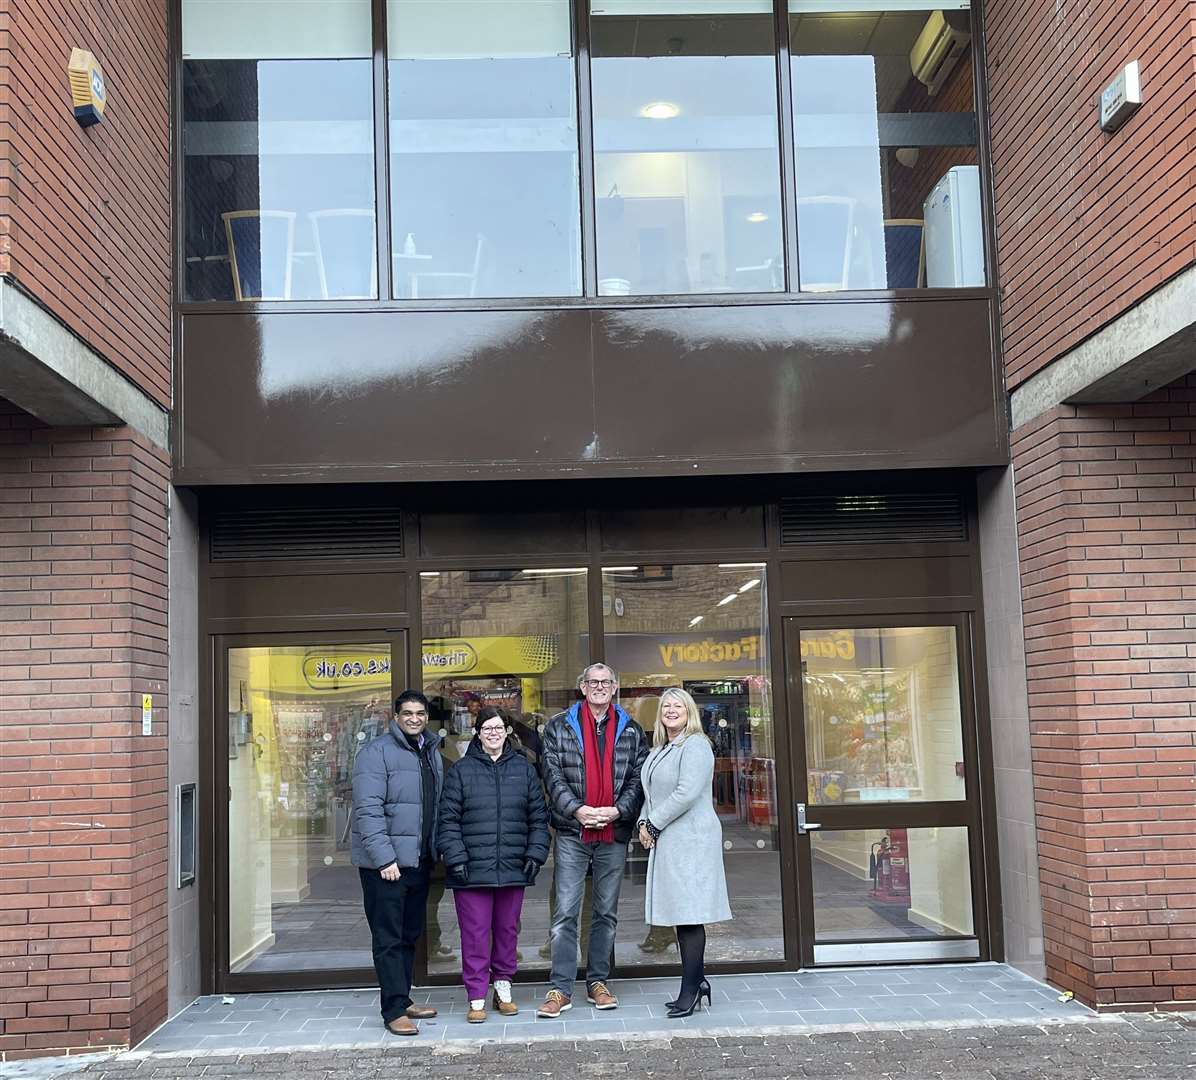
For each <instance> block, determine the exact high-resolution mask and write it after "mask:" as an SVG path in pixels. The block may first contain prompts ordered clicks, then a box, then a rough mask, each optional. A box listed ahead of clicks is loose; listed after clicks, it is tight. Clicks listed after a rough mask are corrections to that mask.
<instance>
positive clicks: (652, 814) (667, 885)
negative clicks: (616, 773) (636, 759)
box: [640, 735, 731, 926]
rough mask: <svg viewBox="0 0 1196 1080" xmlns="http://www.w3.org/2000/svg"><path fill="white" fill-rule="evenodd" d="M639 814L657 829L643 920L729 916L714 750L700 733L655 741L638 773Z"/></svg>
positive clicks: (670, 922) (685, 921) (657, 922)
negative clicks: (716, 804)
mask: <svg viewBox="0 0 1196 1080" xmlns="http://www.w3.org/2000/svg"><path fill="white" fill-rule="evenodd" d="M640 775H641V777H642V779H643V784H644V809H643V811H642V813H641V814H640V817H641V819H643V820H646V821H650V822H651V823H652V824H653V825H655V826H656V828H658V829H659V830H660V836H659V837H658V838H657V840H656V844H655V845H654V846H653V847H652V848H651V850H650V851H649V852H648V883H647V888H646V890H645V894H644V920H645V921H646V922H647V923H648V925H649V926H687V925H693V924H695V923H716V922H725V921H726V920H727V919H729V918H731V905H730V902H729V901H728V900H727V876H726V874H725V872H724V871H723V827H722V824H721V823H720V822H719V820H718V815H717V814H716V813H715V812H714V798H713V796H712V795H711V782H712V781H713V779H714V751H713V750H712V749H711V748H710V740H709V739H707V738H706V737H705V736H702V735H689V736H683V737H682V738H680V739H678V740H677V741H676V742H672V743H669V744H668V745H666V746H661V747H657V748H656V749H655V750H653V751H652V753H650V754H649V755H648V760H647V761H645V762H644V768H643V771H642V773H641V774H640Z"/></svg>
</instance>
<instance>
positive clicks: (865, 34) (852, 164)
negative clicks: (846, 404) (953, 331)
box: [789, 0, 984, 292]
mask: <svg viewBox="0 0 1196 1080" xmlns="http://www.w3.org/2000/svg"><path fill="white" fill-rule="evenodd" d="M789 12H790V15H789V20H790V53H791V56H792V60H791V64H792V76H793V136H794V143H795V146H794V162H795V169H796V176H797V232H798V247H799V264H800V279H801V288H802V289H803V290H804V291H809V292H827V291H836V290H842V289H886V288H888V289H912V288H921V287H928V288H952V287H962V286H982V285H983V284H984V229H983V219H982V216H981V212H980V170H979V166H978V163H977V156H976V114H975V104H974V101H973V90H972V63H971V52H970V50H969V49H968V44H969V41H970V38H971V33H970V28H971V24H970V22H969V15H968V11H967V10H966V4H965V3H961V2H960V0H951V2H948V0H937V2H931V3H928V2H925V0H922V2H917V0H915V2H902V0H888V2H887V3H884V4H873V3H869V2H868V0H854V2H853V0H846V2H844V3H840V2H838V0H789Z"/></svg>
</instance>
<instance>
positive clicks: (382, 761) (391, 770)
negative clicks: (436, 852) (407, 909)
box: [352, 720, 444, 870]
mask: <svg viewBox="0 0 1196 1080" xmlns="http://www.w3.org/2000/svg"><path fill="white" fill-rule="evenodd" d="M439 747H440V736H439V735H434V734H433V733H432V732H430V731H425V732H424V750H423V752H424V753H425V754H427V755H428V756H429V758H430V759H431V763H432V774H433V776H435V778H436V792H435V801H434V803H433V806H434V807H438V806H439V805H440V793H441V791H443V790H444V760H443V758H441V756H440V749H439ZM422 818H423V791H422V788H421V780H420V774H419V759H418V758H417V757H416V752H415V750H414V749H412V747H411V744H410V743H409V742H408V741H407V736H406V735H404V734H403V732H402V730H401V729H400V728H399V725H398V724H397V723H396V722H395V721H394V720H392V721H391V722H390V730H389V731H387V732H386V734H385V735H379V736H378V738H376V739H372V740H370V742H368V743H366V745H365V746H364V747H362V749H361V750H360V751H359V752H358V754H357V760H356V762H354V765H353V851H352V859H353V865H354V866H365V867H368V868H370V869H374V870H381V869H382V868H383V867H384V866H389V865H390V864H391V863H392V862H397V863H398V864H399V866H401V867H402V866H418V865H419V841H420V837H421V836H422V835H423V820H422ZM436 824H437V823H436V822H435V821H433V822H432V837H433V844H434V843H435V836H436Z"/></svg>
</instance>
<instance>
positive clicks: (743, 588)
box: [739, 577, 760, 593]
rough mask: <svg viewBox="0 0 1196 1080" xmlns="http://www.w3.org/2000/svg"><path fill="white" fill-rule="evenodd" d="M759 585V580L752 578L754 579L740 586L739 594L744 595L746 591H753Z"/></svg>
mask: <svg viewBox="0 0 1196 1080" xmlns="http://www.w3.org/2000/svg"><path fill="white" fill-rule="evenodd" d="M759 584H760V579H759V578H758V577H754V578H752V580H751V581H745V582H744V583H743V584H742V585H740V586H739V591H740V592H741V593H745V592H747V591H748V589H754V588H755V587H756V586H757V585H759Z"/></svg>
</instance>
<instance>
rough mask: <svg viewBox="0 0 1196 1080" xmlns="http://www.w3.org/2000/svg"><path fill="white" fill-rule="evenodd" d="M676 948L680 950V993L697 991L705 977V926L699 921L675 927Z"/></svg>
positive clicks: (688, 993)
mask: <svg viewBox="0 0 1196 1080" xmlns="http://www.w3.org/2000/svg"><path fill="white" fill-rule="evenodd" d="M677 948H678V949H680V950H681V995H682V997H688V996H689V995H690V994H695V993H697V990H698V985H699V984H700V983H701V981H702V980H703V979H704V978H705V977H706V971H705V966H706V965H705V961H706V927H704V926H703V925H702V924H701V923H696V924H694V925H691V926H678V927H677Z"/></svg>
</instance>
